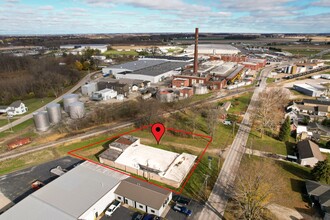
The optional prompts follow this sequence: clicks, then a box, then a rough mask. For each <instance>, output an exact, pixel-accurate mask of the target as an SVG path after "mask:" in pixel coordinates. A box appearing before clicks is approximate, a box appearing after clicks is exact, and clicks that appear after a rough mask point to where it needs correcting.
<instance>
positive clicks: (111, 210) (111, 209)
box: [105, 200, 120, 216]
mask: <svg viewBox="0 0 330 220" xmlns="http://www.w3.org/2000/svg"><path fill="white" fill-rule="evenodd" d="M119 206H120V202H118V201H117V200H115V201H113V202H112V203H111V204H110V206H109V208H108V209H107V211H105V215H106V216H111V215H112V214H113V213H114V212H115V211H116V209H117V208H118V207H119Z"/></svg>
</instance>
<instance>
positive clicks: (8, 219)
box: [0, 162, 128, 220]
mask: <svg viewBox="0 0 330 220" xmlns="http://www.w3.org/2000/svg"><path fill="white" fill-rule="evenodd" d="M127 177H128V176H127V175H124V174H121V173H119V172H116V171H113V170H110V169H107V168H104V167H102V166H99V165H96V164H93V163H90V162H84V163H83V164H81V165H79V166H77V167H75V168H74V169H72V170H71V171H69V172H67V173H66V174H64V175H62V176H61V177H59V178H58V179H56V180H54V181H53V182H51V183H49V184H48V185H46V186H44V187H43V188H41V189H39V190H38V191H36V192H34V193H33V194H31V195H30V196H28V197H27V198H26V199H24V200H22V201H21V202H19V203H18V204H17V205H15V206H13V207H12V208H11V209H9V210H8V211H6V212H5V213H3V214H2V215H0V220H16V219H17V220H21V219H31V220H39V219H40V220H44V219H54V220H55V219H56V220H58V219H61V220H69V219H70V220H71V219H78V218H79V217H80V216H81V215H83V214H84V213H85V212H86V211H88V210H89V209H90V208H91V207H92V206H94V205H95V204H96V203H97V202H98V201H99V200H100V199H101V198H103V197H104V196H105V195H106V194H107V193H108V192H109V191H111V190H112V189H113V188H114V187H115V186H117V185H118V183H119V182H120V181H121V180H123V179H125V178H127ZM110 202H111V201H110ZM108 204H109V203H108ZM104 208H105V207H104ZM102 211H103V210H102Z"/></svg>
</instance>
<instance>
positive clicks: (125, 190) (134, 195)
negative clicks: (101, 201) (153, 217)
mask: <svg viewBox="0 0 330 220" xmlns="http://www.w3.org/2000/svg"><path fill="white" fill-rule="evenodd" d="M115 194H117V195H121V196H124V197H125V198H129V199H131V200H133V201H136V202H139V203H142V204H144V205H146V206H148V207H151V208H154V209H159V208H161V207H162V206H163V204H164V203H166V200H167V198H168V196H169V195H170V194H171V192H170V191H169V190H165V189H162V188H160V187H158V186H154V185H152V184H150V183H146V182H144V181H141V180H138V179H136V178H133V177H130V178H128V179H125V180H123V181H122V182H121V183H120V184H119V186H118V188H117V189H116V190H115Z"/></svg>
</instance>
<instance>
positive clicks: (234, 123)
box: [233, 121, 236, 137]
mask: <svg viewBox="0 0 330 220" xmlns="http://www.w3.org/2000/svg"><path fill="white" fill-rule="evenodd" d="M235 125H236V121H234V122H233V137H234V136H235Z"/></svg>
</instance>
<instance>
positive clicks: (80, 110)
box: [69, 102, 85, 119]
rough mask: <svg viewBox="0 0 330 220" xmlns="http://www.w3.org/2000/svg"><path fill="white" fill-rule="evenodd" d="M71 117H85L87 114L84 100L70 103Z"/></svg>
mask: <svg viewBox="0 0 330 220" xmlns="http://www.w3.org/2000/svg"><path fill="white" fill-rule="evenodd" d="M69 110H70V117H71V118H72V119H78V118H83V117H84V116H85V105H84V103H82V102H74V103H71V104H70V105H69Z"/></svg>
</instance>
